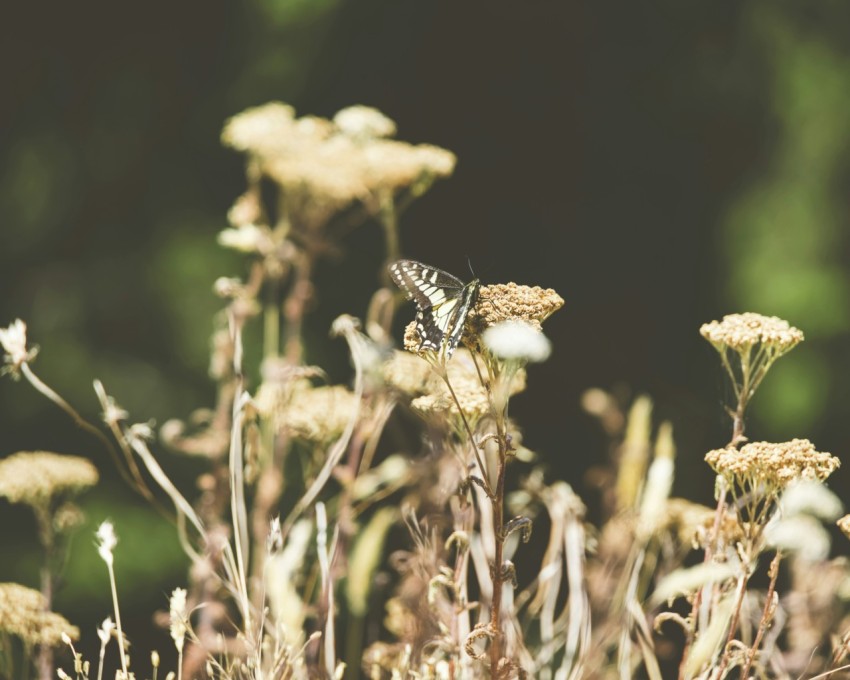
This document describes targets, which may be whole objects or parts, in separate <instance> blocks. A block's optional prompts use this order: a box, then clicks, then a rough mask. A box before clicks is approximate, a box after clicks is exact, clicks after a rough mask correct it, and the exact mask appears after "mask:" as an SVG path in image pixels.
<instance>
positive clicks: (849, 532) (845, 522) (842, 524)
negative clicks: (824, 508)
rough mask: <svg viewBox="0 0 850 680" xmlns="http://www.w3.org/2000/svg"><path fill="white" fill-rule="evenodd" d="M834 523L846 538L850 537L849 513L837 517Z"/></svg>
mask: <svg viewBox="0 0 850 680" xmlns="http://www.w3.org/2000/svg"><path fill="white" fill-rule="evenodd" d="M835 524H836V525H837V526H838V528H839V529H841V533H842V534H844V535H845V536H846V537H847V538H850V515H844V517H842V518H841V519H839V520H838V521H837V522H836V523H835Z"/></svg>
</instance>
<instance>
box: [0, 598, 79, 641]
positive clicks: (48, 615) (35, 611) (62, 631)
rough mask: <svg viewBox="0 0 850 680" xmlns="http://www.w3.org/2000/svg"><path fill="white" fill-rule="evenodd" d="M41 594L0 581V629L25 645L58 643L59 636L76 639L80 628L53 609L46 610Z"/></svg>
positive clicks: (60, 639) (60, 638) (60, 637)
mask: <svg viewBox="0 0 850 680" xmlns="http://www.w3.org/2000/svg"><path fill="white" fill-rule="evenodd" d="M44 607H45V600H44V596H43V595H42V594H41V593H39V592H38V591H37V590H33V589H32V588H27V587H26V586H22V585H19V584H17V583H0V632H3V633H7V634H9V635H14V636H15V637H17V638H20V639H21V640H22V641H23V642H24V643H25V644H27V645H48V646H51V647H54V646H57V645H59V644H60V643H61V642H62V636H63V635H65V636H67V637H68V638H70V639H73V640H78V639H79V637H80V631H79V629H78V628H77V627H76V626H72V625H71V624H70V623H68V620H67V619H66V618H65V617H64V616H61V615H59V614H56V613H54V612H50V611H45V609H44Z"/></svg>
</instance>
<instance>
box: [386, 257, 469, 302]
mask: <svg viewBox="0 0 850 680" xmlns="http://www.w3.org/2000/svg"><path fill="white" fill-rule="evenodd" d="M390 276H391V277H392V280H393V281H395V284H396V285H397V286H398V287H399V288H401V289H402V290H403V291H404V294H405V295H407V299H408V300H413V301H414V302H415V303H416V307H417V309H419V310H423V309H430V308H432V307H437V306H439V305H441V304H444V303H446V302H449V301H451V300H452V299H453V298H457V297H459V296H460V294H461V291H462V290H463V288H464V284H463V281H461V280H460V279H458V278H456V277H454V276H452V275H451V274H449V273H448V272H444V271H443V270H442V269H437V268H436V267H429V266H428V265H427V264H422V263H421V262H416V261H415V260H399V261H398V262H394V263H393V264H391V265H390Z"/></svg>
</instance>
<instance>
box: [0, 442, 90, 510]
mask: <svg viewBox="0 0 850 680" xmlns="http://www.w3.org/2000/svg"><path fill="white" fill-rule="evenodd" d="M97 480H98V473H97V468H96V467H95V466H94V465H92V463H91V462H89V461H88V460H86V459H85V458H81V457H79V456H66V455H62V454H59V453H50V452H48V451H19V452H18V453H14V454H12V455H11V456H9V457H8V458H4V459H3V460H2V461H0V496H2V497H5V498H7V499H8V500H9V502H11V503H26V504H27V505H30V506H32V507H43V506H46V505H47V504H49V503H50V501H51V499H54V498H57V497H60V496H68V495H73V494H77V493H79V492H81V491H83V490H85V489H87V488H89V487H92V486H94V485H95V484H97Z"/></svg>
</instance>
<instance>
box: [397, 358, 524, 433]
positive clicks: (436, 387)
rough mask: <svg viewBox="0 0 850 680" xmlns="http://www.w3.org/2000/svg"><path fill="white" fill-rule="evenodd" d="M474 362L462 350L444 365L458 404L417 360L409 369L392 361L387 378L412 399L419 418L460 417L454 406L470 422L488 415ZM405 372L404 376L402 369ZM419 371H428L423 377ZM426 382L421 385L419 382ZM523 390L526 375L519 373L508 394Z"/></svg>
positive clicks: (432, 373) (486, 394) (485, 400)
mask: <svg viewBox="0 0 850 680" xmlns="http://www.w3.org/2000/svg"><path fill="white" fill-rule="evenodd" d="M475 362H476V358H475V355H473V354H472V353H471V352H469V351H468V350H465V349H461V350H458V351H457V352H456V353H455V355H454V357H453V359H452V361H450V362H449V363H448V364H447V365H446V371H447V374H448V379H449V382H450V383H451V385H452V389H453V390H454V392H455V396H456V397H457V403H456V402H455V400H454V398H453V397H452V395H451V393H450V392H449V389H448V387H447V385H446V383H445V381H443V380H442V379H441V378H440V377H439V376H438V375H437V374H435V373H434V372H433V371H431V370H430V368H429V365H428V364H427V363H425V362H424V361H422V360H420V359H416V363H415V364H412V365H408V364H407V362H401V361H399V360H398V359H394V360H392V362H391V366H392V368H390V373H389V375H390V376H391V378H392V380H393V381H395V383H394V386H395V387H396V388H397V389H400V390H401V391H404V392H406V393H407V394H409V395H411V396H414V397H415V398H414V399H413V400H412V401H411V404H410V406H411V408H413V410H414V411H417V412H418V413H419V414H420V415H422V416H425V417H430V416H434V415H446V414H450V415H454V416H456V415H459V412H458V407H457V404H458V403H459V404H460V406H461V408H462V409H463V412H464V415H466V417H467V418H469V419H470V421H472V422H476V421H478V420H479V419H480V418H483V417H484V416H487V415H489V414H490V411H491V404H490V398H489V395H488V393H487V390H486V388H485V387H484V386H483V385H482V384H481V378H480V376H479V372H478V371H479V370H480V368H481V367H480V366H479V368H478V369H476V366H475ZM405 367H406V368H408V369H409V373H407V374H405V373H404V372H403V371H402V370H401V369H402V368H405ZM422 367H424V369H425V370H426V371H427V373H426V374H425V375H424V376H423V375H422V373H421V370H422ZM423 377H424V378H425V379H424V381H423V380H422V378H423ZM524 389H525V371H523V370H518V371H517V372H516V373H515V374H514V375H513V377H512V380H511V384H510V394H512V395H513V394H516V393H518V392H522V391H523V390H524Z"/></svg>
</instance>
